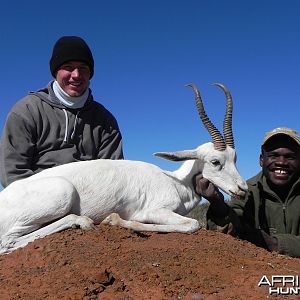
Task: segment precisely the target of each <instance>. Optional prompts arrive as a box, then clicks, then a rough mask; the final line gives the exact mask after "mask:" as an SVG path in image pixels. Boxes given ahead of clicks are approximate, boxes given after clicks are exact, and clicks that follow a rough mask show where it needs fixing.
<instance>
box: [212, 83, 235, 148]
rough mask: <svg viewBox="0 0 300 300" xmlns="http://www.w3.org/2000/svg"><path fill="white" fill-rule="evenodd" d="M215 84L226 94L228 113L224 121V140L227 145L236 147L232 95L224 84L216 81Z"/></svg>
mask: <svg viewBox="0 0 300 300" xmlns="http://www.w3.org/2000/svg"><path fill="white" fill-rule="evenodd" d="M213 85H216V86H218V87H220V88H221V89H222V90H223V91H224V93H225V96H226V114H225V118H224V123H223V134H224V140H225V143H226V145H227V146H230V147H231V148H233V149H234V138H233V132H232V110H233V103H232V97H231V94H230V92H229V90H228V89H227V88H226V86H224V85H223V84H221V83H214V84H213Z"/></svg>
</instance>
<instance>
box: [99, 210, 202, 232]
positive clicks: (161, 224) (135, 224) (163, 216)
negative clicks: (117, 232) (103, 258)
mask: <svg viewBox="0 0 300 300" xmlns="http://www.w3.org/2000/svg"><path fill="white" fill-rule="evenodd" d="M102 224H109V225H118V226H120V227H124V228H128V229H132V230H134V231H156V232H182V233H192V232H195V231H197V230H198V229H199V228H200V225H199V222H198V221H197V220H195V219H191V218H187V217H184V216H181V215H178V214H176V213H174V212H172V211H170V210H167V209H156V210H151V211H146V212H143V213H140V214H138V215H137V216H135V218H134V220H123V219H122V218H121V217H120V216H119V215H118V214H116V213H112V214H110V215H109V216H108V217H107V218H105V219H104V220H103V221H102Z"/></svg>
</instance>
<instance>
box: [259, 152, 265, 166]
mask: <svg viewBox="0 0 300 300" xmlns="http://www.w3.org/2000/svg"><path fill="white" fill-rule="evenodd" d="M263 161H264V158H263V154H260V156H259V165H260V166H261V167H262V166H263Z"/></svg>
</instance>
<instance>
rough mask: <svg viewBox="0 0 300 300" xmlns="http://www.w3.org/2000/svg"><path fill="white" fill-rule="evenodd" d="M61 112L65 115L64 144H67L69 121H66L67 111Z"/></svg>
mask: <svg viewBox="0 0 300 300" xmlns="http://www.w3.org/2000/svg"><path fill="white" fill-rule="evenodd" d="M63 112H64V114H65V121H66V126H65V136H64V142H67V138H68V127H69V119H68V114H67V111H66V110H65V109H64V108H63Z"/></svg>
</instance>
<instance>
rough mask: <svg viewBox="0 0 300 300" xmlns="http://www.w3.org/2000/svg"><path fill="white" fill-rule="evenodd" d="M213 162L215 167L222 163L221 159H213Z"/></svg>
mask: <svg viewBox="0 0 300 300" xmlns="http://www.w3.org/2000/svg"><path fill="white" fill-rule="evenodd" d="M211 163H212V164H213V165H214V166H215V167H218V166H220V165H221V163H220V161H219V160H216V159H215V160H212V161H211Z"/></svg>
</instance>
